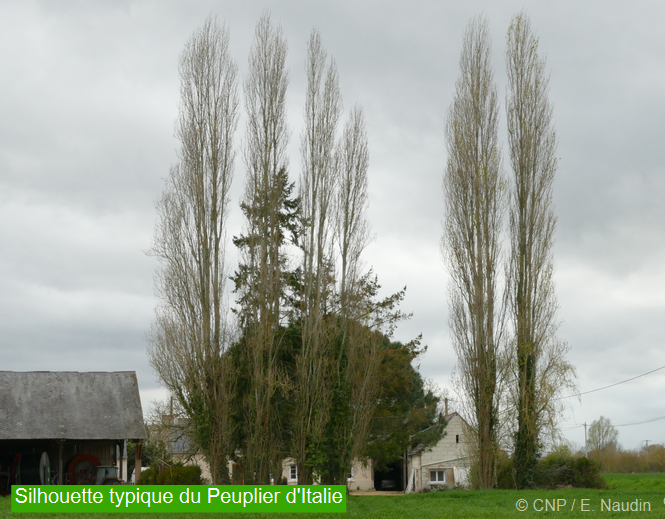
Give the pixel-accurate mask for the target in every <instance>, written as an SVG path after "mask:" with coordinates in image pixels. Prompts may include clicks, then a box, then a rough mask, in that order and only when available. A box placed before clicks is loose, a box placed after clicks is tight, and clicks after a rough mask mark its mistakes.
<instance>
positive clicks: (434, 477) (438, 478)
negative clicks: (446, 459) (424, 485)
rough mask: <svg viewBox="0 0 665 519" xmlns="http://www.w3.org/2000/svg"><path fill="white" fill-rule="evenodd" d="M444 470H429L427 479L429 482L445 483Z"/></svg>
mask: <svg viewBox="0 0 665 519" xmlns="http://www.w3.org/2000/svg"><path fill="white" fill-rule="evenodd" d="M445 474H446V471H445V470H430V471H429V481H430V483H445V481H446V476H445Z"/></svg>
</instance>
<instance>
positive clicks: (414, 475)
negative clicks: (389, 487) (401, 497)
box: [406, 413, 469, 493]
mask: <svg viewBox="0 0 665 519" xmlns="http://www.w3.org/2000/svg"><path fill="white" fill-rule="evenodd" d="M446 419H447V420H448V424H447V425H446V435H445V436H444V437H443V438H441V440H439V443H437V444H436V445H435V446H434V447H433V448H432V449H430V450H428V451H426V452H425V451H424V449H423V448H422V447H416V448H415V449H413V450H412V451H411V452H409V453H408V457H407V474H408V483H407V487H406V492H407V493H409V492H422V491H423V490H428V489H432V488H433V487H436V486H443V485H445V486H446V487H447V488H453V487H454V486H455V485H466V484H467V483H468V476H469V455H468V452H467V447H468V444H467V442H466V441H465V438H466V437H467V434H468V432H467V431H468V428H469V424H467V423H466V421H465V420H464V418H462V417H461V416H460V415H459V414H458V413H450V414H448V415H446Z"/></svg>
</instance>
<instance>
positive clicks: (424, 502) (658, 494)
mask: <svg viewBox="0 0 665 519" xmlns="http://www.w3.org/2000/svg"><path fill="white" fill-rule="evenodd" d="M603 477H604V478H605V479H606V481H607V483H608V486H609V488H608V489H607V490H578V489H573V490H529V491H516V490H490V491H470V490H456V491H445V492H437V493H430V494H412V495H400V496H351V497H350V498H349V501H348V505H347V510H348V513H347V516H349V517H354V518H356V517H357V518H368V519H373V518H377V519H378V518H381V519H384V518H385V519H393V518H394V519H408V518H411V517H413V518H414V519H415V518H418V519H424V518H430V517H432V518H435V517H436V518H446V519H447V518H474V517H487V518H490V517H497V518H503V517H511V518H522V517H523V518H531V517H541V516H543V515H547V516H552V514H556V515H555V517H557V518H558V517H570V516H583V517H589V515H591V516H593V515H595V514H598V513H601V499H602V500H604V501H605V503H609V501H610V500H611V501H612V503H614V502H619V503H621V502H623V503H631V502H632V503H634V502H635V500H637V501H638V504H639V503H640V502H641V503H646V502H649V503H650V504H651V512H650V513H647V512H643V513H640V512H613V511H607V510H604V511H602V516H601V517H603V518H606V517H607V518H609V517H626V516H630V517H663V518H665V504H664V502H663V500H664V499H665V474H605V475H604V476H603ZM519 499H525V500H526V501H527V502H528V505H529V507H528V510H527V511H524V512H520V511H518V510H517V508H516V502H517V501H518V500H519ZM538 499H540V500H543V501H536V500H538ZM582 499H588V501H586V502H585V504H586V505H587V508H588V510H589V512H591V511H592V510H595V514H594V512H591V514H589V513H588V512H583V511H581V510H580V504H581V503H582ZM544 500H549V503H550V504H554V505H555V506H556V503H557V501H556V500H559V501H558V504H559V511H558V513H557V512H552V511H545V510H543V511H540V512H539V511H536V510H534V509H533V507H534V502H535V505H536V507H537V508H540V507H542V508H543V509H544V508H545V506H546V502H545V501H544ZM563 500H565V505H564V504H563ZM573 502H574V505H573ZM573 506H574V510H573V511H572V512H571V507H573ZM642 506H644V505H642ZM9 510H10V503H9V498H0V519H6V518H9V517H10V511H9ZM85 515H86V516H89V519H104V518H106V517H108V518H115V519H117V518H118V517H121V516H122V514H85ZM171 515H173V516H174V517H182V516H181V515H179V514H171ZM213 515H215V514H192V515H188V516H187V517H200V518H201V519H205V518H208V519H209V518H210V517H212V516H213ZM216 515H218V516H219V517H225V518H226V517H228V518H231V517H243V518H251V517H255V518H262V519H267V518H269V517H275V518H285V517H287V515H286V514H273V515H260V514H216ZM292 515H293V516H294V517H299V518H302V519H306V518H314V517H331V515H327V514H320V515H311V514H292ZM167 516H169V514H127V515H126V517H129V518H133V519H150V518H151V519H159V518H164V517H167ZM21 517H25V518H26V519H27V518H28V517H35V518H36V519H37V518H38V519H46V518H48V517H53V518H58V517H60V518H61V517H62V515H61V514H21ZM79 518H80V519H84V517H83V515H81V516H79Z"/></svg>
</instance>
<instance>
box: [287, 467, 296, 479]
mask: <svg viewBox="0 0 665 519" xmlns="http://www.w3.org/2000/svg"><path fill="white" fill-rule="evenodd" d="M289 480H290V481H297V480H298V466H297V465H289Z"/></svg>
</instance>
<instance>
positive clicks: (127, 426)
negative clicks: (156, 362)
mask: <svg viewBox="0 0 665 519" xmlns="http://www.w3.org/2000/svg"><path fill="white" fill-rule="evenodd" d="M145 437H146V434H145V426H144V424H143V411H142V409H141V399H140V397H139V385H138V381H137V380H136V373H135V372H134V371H114V372H77V371H60V372H58V371H26V372H19V371H0V440H36V439H62V440H122V439H130V438H145Z"/></svg>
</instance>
